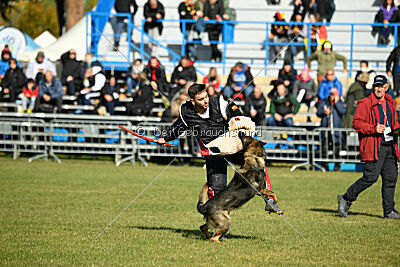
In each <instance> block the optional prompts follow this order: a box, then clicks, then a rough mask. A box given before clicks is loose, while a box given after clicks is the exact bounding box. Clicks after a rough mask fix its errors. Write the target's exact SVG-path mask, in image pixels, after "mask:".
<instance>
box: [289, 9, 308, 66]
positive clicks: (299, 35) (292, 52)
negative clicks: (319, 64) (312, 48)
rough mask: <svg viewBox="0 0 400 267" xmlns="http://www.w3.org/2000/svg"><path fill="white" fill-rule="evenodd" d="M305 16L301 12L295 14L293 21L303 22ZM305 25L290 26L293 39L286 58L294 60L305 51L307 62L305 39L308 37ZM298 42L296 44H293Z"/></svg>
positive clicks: (290, 34) (305, 60)
mask: <svg viewBox="0 0 400 267" xmlns="http://www.w3.org/2000/svg"><path fill="white" fill-rule="evenodd" d="M302 21H303V17H302V15H301V14H300V13H297V14H294V19H293V20H292V22H297V23H302ZM304 28H305V27H304V26H303V25H292V26H291V27H290V33H289V39H290V40H291V41H292V45H290V47H289V49H287V50H286V53H285V59H286V60H290V61H291V62H294V57H295V56H296V55H297V54H298V53H299V52H303V56H304V62H307V55H306V49H305V47H304V39H305V37H306V34H307V33H306V31H305V29H304ZM293 44H296V45H293Z"/></svg>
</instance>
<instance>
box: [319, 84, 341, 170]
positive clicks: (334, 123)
mask: <svg viewBox="0 0 400 267" xmlns="http://www.w3.org/2000/svg"><path fill="white" fill-rule="evenodd" d="M345 113H346V106H345V104H344V103H343V102H342V100H341V99H340V96H339V91H338V90H337V89H336V88H332V90H331V92H330V94H329V96H328V97H327V98H326V99H324V100H323V101H322V103H321V105H320V106H319V108H318V110H317V116H318V117H320V118H322V120H321V127H330V128H333V129H335V128H342V127H343V119H342V118H343V116H344V114H345ZM333 129H332V131H333ZM332 131H327V132H326V133H325V131H322V132H321V134H322V136H321V139H322V140H321V141H322V144H321V146H322V154H323V155H328V154H327V149H328V148H329V149H333V150H334V155H335V157H336V158H338V157H339V152H340V144H342V143H343V137H344V135H342V134H341V132H339V131H335V132H334V137H332V134H331V133H332ZM326 136H327V137H328V138H326ZM332 139H333V140H332ZM323 167H325V168H327V167H328V166H327V163H326V164H323ZM339 168H340V165H339V164H338V163H335V168H334V169H335V170H338V169H339Z"/></svg>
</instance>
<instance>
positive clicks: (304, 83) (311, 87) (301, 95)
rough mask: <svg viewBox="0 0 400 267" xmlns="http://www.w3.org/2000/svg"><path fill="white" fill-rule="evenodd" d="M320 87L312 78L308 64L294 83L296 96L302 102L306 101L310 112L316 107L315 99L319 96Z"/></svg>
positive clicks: (294, 94)
mask: <svg viewBox="0 0 400 267" xmlns="http://www.w3.org/2000/svg"><path fill="white" fill-rule="evenodd" d="M317 93H318V89H317V85H316V84H315V82H314V80H313V79H311V76H310V73H309V71H308V68H307V66H304V68H303V70H302V71H301V73H300V74H299V75H297V79H296V81H295V82H294V84H293V96H294V97H296V99H297V101H299V102H300V103H305V104H306V105H307V106H308V110H309V112H311V110H312V108H313V107H314V104H315V102H314V99H315V97H316V96H317Z"/></svg>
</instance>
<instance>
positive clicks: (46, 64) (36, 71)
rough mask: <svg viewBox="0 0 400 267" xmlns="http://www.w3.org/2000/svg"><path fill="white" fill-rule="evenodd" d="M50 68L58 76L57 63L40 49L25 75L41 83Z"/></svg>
mask: <svg viewBox="0 0 400 267" xmlns="http://www.w3.org/2000/svg"><path fill="white" fill-rule="evenodd" d="M48 70H49V71H51V73H52V74H53V76H57V73H56V67H55V65H54V64H53V63H51V62H50V61H49V60H48V59H47V58H45V56H44V53H43V52H42V51H39V52H38V53H37V55H36V58H35V60H33V61H32V62H31V63H29V65H28V68H27V69H26V72H25V75H26V77H27V78H28V79H29V78H30V79H34V80H36V83H39V82H40V81H41V80H44V74H45V73H46V72H47V71H48Z"/></svg>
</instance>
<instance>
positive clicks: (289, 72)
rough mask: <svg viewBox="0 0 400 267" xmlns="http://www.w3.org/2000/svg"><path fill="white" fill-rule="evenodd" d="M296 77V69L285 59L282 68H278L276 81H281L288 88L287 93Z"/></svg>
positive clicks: (290, 90)
mask: <svg viewBox="0 0 400 267" xmlns="http://www.w3.org/2000/svg"><path fill="white" fill-rule="evenodd" d="M296 77H297V71H296V70H295V69H293V67H292V63H291V61H290V60H285V61H284V62H283V67H282V69H280V70H279V74H278V82H281V83H283V84H284V85H285V86H286V87H287V88H288V89H289V93H292V89H293V84H294V82H295V81H296Z"/></svg>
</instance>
